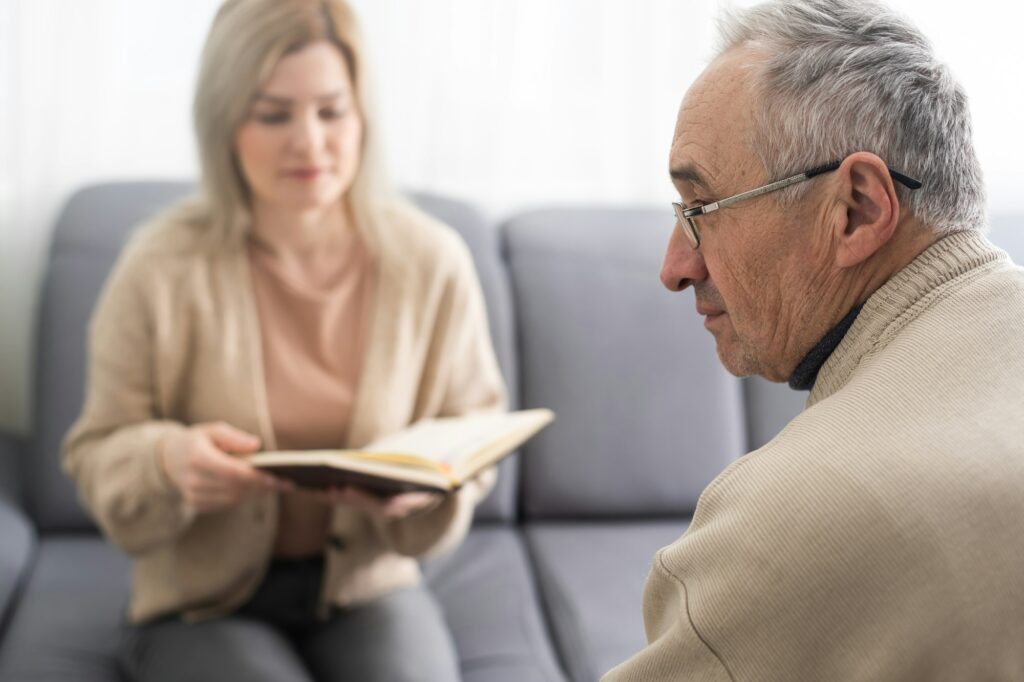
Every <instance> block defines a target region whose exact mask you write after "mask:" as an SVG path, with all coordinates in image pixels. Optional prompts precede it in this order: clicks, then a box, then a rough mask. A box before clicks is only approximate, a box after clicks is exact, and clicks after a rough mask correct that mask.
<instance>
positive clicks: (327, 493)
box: [313, 486, 444, 519]
mask: <svg viewBox="0 0 1024 682" xmlns="http://www.w3.org/2000/svg"><path fill="white" fill-rule="evenodd" d="M313 494H314V495H316V496H317V498H318V499H320V501H322V502H324V503H325V504H343V505H345V506H347V507H352V508H353V509H356V510H358V511H361V512H363V513H365V514H369V515H371V516H376V517H378V518H383V519H402V518H405V517H406V516H409V515H411V514H416V513H419V512H423V511H426V510H428V509H432V508H433V507H436V506H437V505H438V504H440V503H441V500H442V499H444V498H443V497H442V495H441V494H440V493H428V492H412V493H398V494H397V495H389V496H387V497H381V496H379V495H374V494H373V493H371V492H368V491H366V490H363V489H362V488H356V487H354V486H345V487H344V488H331V489H329V490H321V491H318V492H314V493H313Z"/></svg>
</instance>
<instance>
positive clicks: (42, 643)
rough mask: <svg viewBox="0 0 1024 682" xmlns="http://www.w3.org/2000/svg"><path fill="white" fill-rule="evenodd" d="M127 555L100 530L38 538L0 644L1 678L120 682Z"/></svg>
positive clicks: (127, 565) (127, 566) (49, 681)
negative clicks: (118, 652) (26, 578)
mask: <svg viewBox="0 0 1024 682" xmlns="http://www.w3.org/2000/svg"><path fill="white" fill-rule="evenodd" d="M128 580H129V564H128V560H127V559H126V558H125V557H124V556H122V555H121V554H120V553H118V552H117V550H115V549H114V548H113V547H111V546H110V545H108V544H107V543H106V542H105V541H104V540H103V539H101V538H100V537H98V536H95V535H80V536H68V535H65V536H51V537H49V538H45V539H43V540H41V541H40V543H39V548H38V552H37V556H36V561H35V564H34V566H33V570H32V575H31V577H30V579H29V581H28V584H27V585H26V587H25V591H24V593H23V594H22V596H21V599H20V601H19V602H18V605H17V608H16V609H15V613H14V618H13V619H12V620H11V623H10V625H9V626H8V630H7V634H6V636H5V637H4V639H3V642H2V644H0V679H3V680H40V681H42V680H46V682H51V681H52V682H60V681H63V680H66V681H67V682H72V681H74V682H116V681H119V680H120V679H121V678H120V676H119V675H118V671H117V663H116V658H115V651H116V647H117V642H118V639H117V630H118V627H119V626H120V623H121V617H122V614H123V613H124V609H125V607H126V606H127V595H128Z"/></svg>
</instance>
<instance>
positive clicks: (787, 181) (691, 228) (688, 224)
mask: <svg viewBox="0 0 1024 682" xmlns="http://www.w3.org/2000/svg"><path fill="white" fill-rule="evenodd" d="M842 163H843V162H842V160H840V161H833V162H832V163H827V164H825V165H824V166H817V167H815V168H812V169H810V170H809V171H805V172H803V173H797V174H796V175H791V176H789V177H788V178H783V179H782V180H776V181H775V182H771V183H768V184H767V185H763V186H761V187H758V188H756V189H752V190H748V191H746V192H743V193H741V194H736V195H734V196H731V197H728V198H727V199H719V200H718V201H712V202H710V203H707V204H701V205H699V206H691V207H689V208H687V207H686V206H685V205H684V204H682V203H681V202H678V201H674V202H672V209H673V210H674V211H675V214H676V220H678V221H679V226H680V227H681V228H682V229H683V232H685V233H686V236H687V237H688V238H689V240H690V243H691V244H692V245H693V248H695V249H697V248H700V231H699V230H697V223H696V221H695V220H694V218H696V217H697V216H702V215H707V214H708V213H714V212H715V211H717V210H718V209H720V208H727V207H729V206H732V205H734V204H738V203H740V202H741V201H746V200H747V199H753V198H754V197H759V196H761V195H762V194H769V193H771V192H777V191H778V190H780V189H783V188H785V187H789V186H790V185H796V184H798V183H801V182H805V181H807V180H810V179H811V178H814V177H816V176H818V175H821V174H822V173H829V172H831V171H834V170H836V169H837V168H839V166H841V165H842ZM888 170H889V175H891V176H892V179H893V180H895V181H896V182H899V183H900V184H902V185H905V186H906V187H908V188H909V189H919V188H920V187H921V181H920V180H915V179H914V178H912V177H910V176H909V175H904V174H903V173H900V172H898V171H894V170H893V169H892V168H889V169H888Z"/></svg>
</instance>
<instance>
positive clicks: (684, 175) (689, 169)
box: [669, 164, 710, 189]
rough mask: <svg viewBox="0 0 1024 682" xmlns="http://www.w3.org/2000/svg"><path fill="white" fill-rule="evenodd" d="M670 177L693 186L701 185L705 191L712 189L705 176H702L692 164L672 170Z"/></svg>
mask: <svg viewBox="0 0 1024 682" xmlns="http://www.w3.org/2000/svg"><path fill="white" fill-rule="evenodd" d="M669 175H671V176H672V179H673V180H681V181H683V182H688V183H690V184H691V185H699V186H700V187H703V188H704V189H710V188H709V186H708V182H707V180H705V179H704V176H703V175H701V174H700V171H699V170H697V169H696V168H695V167H694V166H692V165H690V164H683V165H681V166H676V167H675V168H672V169H670V170H669Z"/></svg>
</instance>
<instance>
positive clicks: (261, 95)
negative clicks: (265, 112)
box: [253, 90, 346, 106]
mask: <svg viewBox="0 0 1024 682" xmlns="http://www.w3.org/2000/svg"><path fill="white" fill-rule="evenodd" d="M345 94H346V92H345V91H344V90H337V91H335V92H330V93H327V94H326V95H317V96H316V97H315V98H314V99H315V100H316V101H318V102H330V101H332V100H336V99H338V98H339V97H342V96H343V95H345ZM253 99H254V100H264V101H267V102H270V103H272V104H280V105H282V106H291V105H292V104H293V103H294V102H295V100H293V99H292V98H290V97H279V96H277V95H268V94H267V93H265V92H257V93H256V96H255V97H253Z"/></svg>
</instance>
